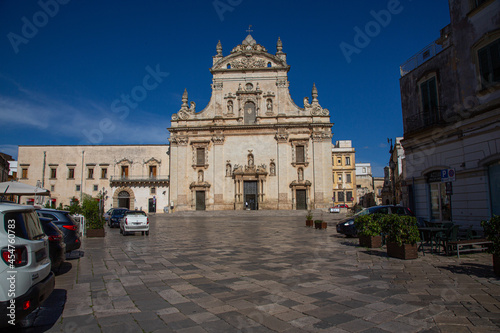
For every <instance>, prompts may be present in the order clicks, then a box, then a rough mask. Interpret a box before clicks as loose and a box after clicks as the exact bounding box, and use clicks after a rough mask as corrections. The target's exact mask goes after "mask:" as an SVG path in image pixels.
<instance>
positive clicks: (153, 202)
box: [148, 198, 156, 213]
mask: <svg viewBox="0 0 500 333" xmlns="http://www.w3.org/2000/svg"><path fill="white" fill-rule="evenodd" d="M148 206H149V207H148V213H156V200H155V199H154V198H150V199H149V200H148Z"/></svg>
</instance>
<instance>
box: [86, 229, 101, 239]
mask: <svg viewBox="0 0 500 333" xmlns="http://www.w3.org/2000/svg"><path fill="white" fill-rule="evenodd" d="M105 235H106V233H105V232H104V228H102V229H87V237H104V236H105Z"/></svg>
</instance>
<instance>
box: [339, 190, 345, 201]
mask: <svg viewBox="0 0 500 333" xmlns="http://www.w3.org/2000/svg"><path fill="white" fill-rule="evenodd" d="M338 197H339V200H338V201H339V202H340V201H345V199H344V192H339V195H338Z"/></svg>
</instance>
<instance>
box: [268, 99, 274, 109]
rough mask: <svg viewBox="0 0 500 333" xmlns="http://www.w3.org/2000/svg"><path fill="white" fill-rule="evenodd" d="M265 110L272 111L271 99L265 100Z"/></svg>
mask: <svg viewBox="0 0 500 333" xmlns="http://www.w3.org/2000/svg"><path fill="white" fill-rule="evenodd" d="M267 112H273V101H272V100H271V99H268V100H267Z"/></svg>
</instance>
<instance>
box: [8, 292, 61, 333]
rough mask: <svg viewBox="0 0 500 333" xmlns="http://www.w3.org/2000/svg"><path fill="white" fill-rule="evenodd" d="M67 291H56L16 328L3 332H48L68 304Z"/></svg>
mask: <svg viewBox="0 0 500 333" xmlns="http://www.w3.org/2000/svg"><path fill="white" fill-rule="evenodd" d="M66 295H67V291H66V290H65V289H54V291H53V292H52V294H50V296H49V298H47V300H46V301H45V302H44V303H43V305H42V306H41V307H39V308H38V309H36V310H35V311H33V312H32V313H31V314H30V315H29V316H28V317H26V318H25V319H23V320H22V321H21V322H20V323H18V324H17V325H16V326H14V327H12V328H10V329H5V330H2V332H5V333H7V332H9V333H39V332H46V331H48V330H49V329H51V328H52V326H54V324H55V323H56V322H57V320H58V319H59V318H60V317H61V315H62V313H63V310H64V305H65V304H66Z"/></svg>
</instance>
